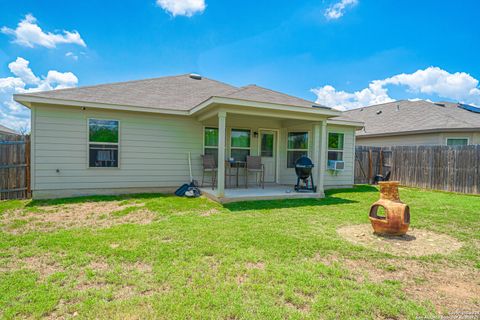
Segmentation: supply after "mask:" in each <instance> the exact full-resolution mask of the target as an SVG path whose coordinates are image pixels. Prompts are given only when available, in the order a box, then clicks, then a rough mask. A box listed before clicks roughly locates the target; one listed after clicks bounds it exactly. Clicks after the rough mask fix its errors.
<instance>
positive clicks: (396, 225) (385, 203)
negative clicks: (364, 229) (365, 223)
mask: <svg viewBox="0 0 480 320" xmlns="http://www.w3.org/2000/svg"><path fill="white" fill-rule="evenodd" d="M378 184H379V185H380V200H378V201H377V202H375V203H374V204H373V205H372V207H371V208H370V214H369V218H370V222H371V223H372V227H373V230H374V232H375V233H377V234H384V235H392V236H402V235H404V234H406V233H407V230H408V226H409V225H410V208H409V207H408V206H407V205H406V204H405V203H403V202H402V201H401V200H400V196H399V194H398V184H399V182H398V181H382V182H379V183H378ZM380 207H383V208H384V210H385V216H379V215H378V214H377V213H378V209H379V208H380Z"/></svg>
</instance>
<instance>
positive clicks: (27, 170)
mask: <svg viewBox="0 0 480 320" xmlns="http://www.w3.org/2000/svg"><path fill="white" fill-rule="evenodd" d="M30 148H31V143H30V136H25V164H26V167H25V186H26V188H27V190H26V198H30V197H31V196H32V188H31V182H30V181H31V178H30V174H31V169H30V152H31V151H30Z"/></svg>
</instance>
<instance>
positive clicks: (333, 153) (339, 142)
mask: <svg viewBox="0 0 480 320" xmlns="http://www.w3.org/2000/svg"><path fill="white" fill-rule="evenodd" d="M344 142H345V135H344V134H343V133H337V132H329V133H328V161H342V160H343V145H344Z"/></svg>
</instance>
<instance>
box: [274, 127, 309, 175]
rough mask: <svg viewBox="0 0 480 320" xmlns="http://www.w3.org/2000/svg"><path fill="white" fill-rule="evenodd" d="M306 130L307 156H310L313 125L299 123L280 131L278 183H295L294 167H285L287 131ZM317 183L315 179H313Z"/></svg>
mask: <svg viewBox="0 0 480 320" xmlns="http://www.w3.org/2000/svg"><path fill="white" fill-rule="evenodd" d="M305 131H307V132H308V156H309V157H310V158H312V152H313V143H314V141H313V125H312V124H309V125H299V126H295V127H289V128H283V129H282V130H281V131H280V140H279V141H280V155H281V158H280V183H282V184H291V185H294V184H295V183H297V175H296V174H295V168H287V145H288V140H287V139H288V133H289V132H305ZM314 182H315V183H317V182H316V181H314Z"/></svg>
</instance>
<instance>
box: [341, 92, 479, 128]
mask: <svg viewBox="0 0 480 320" xmlns="http://www.w3.org/2000/svg"><path fill="white" fill-rule="evenodd" d="M333 119H338V120H350V121H352V120H354V121H363V122H364V124H365V127H364V129H362V130H360V131H358V132H357V136H367V135H382V134H393V133H399V132H411V131H435V130H438V131H441V130H452V129H475V128H477V129H480V114H478V113H474V112H470V111H467V110H464V109H462V108H459V107H458V104H457V103H451V102H440V103H432V102H428V101H424V100H418V101H408V100H400V101H395V102H389V103H384V104H379V105H373V106H369V107H364V108H359V109H354V110H349V111H347V112H345V113H344V114H343V115H342V116H340V117H336V118H333Z"/></svg>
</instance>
